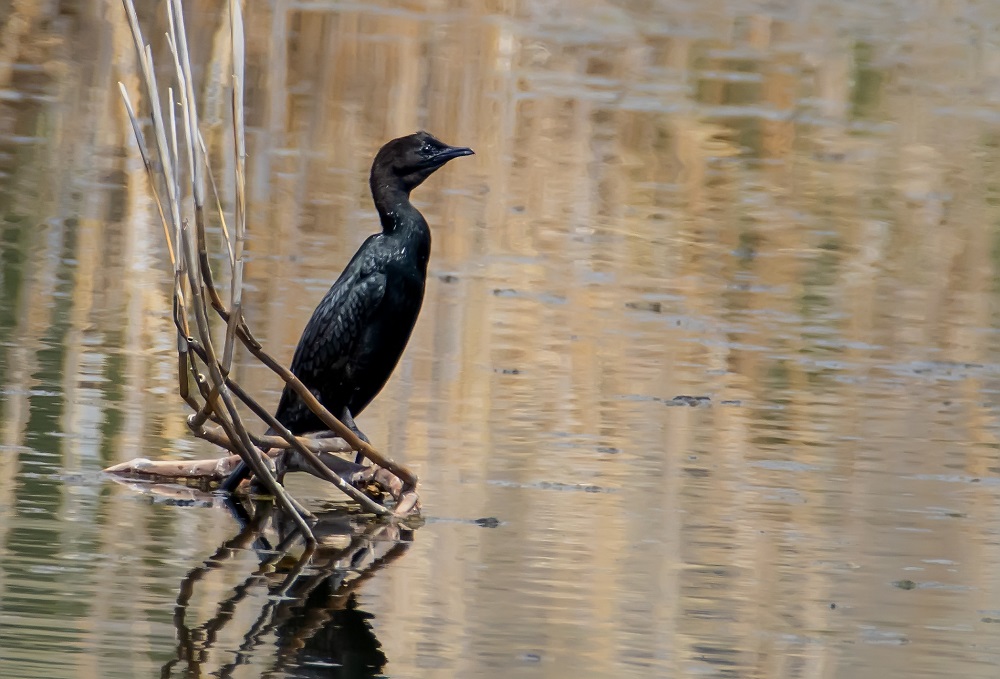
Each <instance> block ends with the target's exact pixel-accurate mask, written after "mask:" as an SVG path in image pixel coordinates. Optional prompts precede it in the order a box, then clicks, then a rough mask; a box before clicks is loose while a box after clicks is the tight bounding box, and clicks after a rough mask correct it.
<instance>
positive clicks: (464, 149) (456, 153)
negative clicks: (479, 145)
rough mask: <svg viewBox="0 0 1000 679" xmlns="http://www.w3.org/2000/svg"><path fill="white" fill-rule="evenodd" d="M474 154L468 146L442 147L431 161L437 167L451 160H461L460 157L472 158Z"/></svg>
mask: <svg viewBox="0 0 1000 679" xmlns="http://www.w3.org/2000/svg"><path fill="white" fill-rule="evenodd" d="M475 154H476V152H475V151H473V150H472V149H470V148H469V147H468V146H447V145H446V146H443V147H442V148H441V149H440V150H438V152H437V153H435V154H434V156H433V160H434V162H435V163H436V164H438V165H443V164H444V163H447V162H448V161H449V160H451V159H452V158H461V157H462V156H473V155H475Z"/></svg>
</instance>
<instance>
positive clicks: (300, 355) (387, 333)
mask: <svg viewBox="0 0 1000 679" xmlns="http://www.w3.org/2000/svg"><path fill="white" fill-rule="evenodd" d="M472 153H473V151H472V149H470V148H466V147H463V146H449V145H447V144H445V143H444V142H441V141H439V140H437V139H435V138H434V137H433V136H431V135H430V134H428V133H427V132H417V133H416V134H411V135H408V136H406V137H400V138H399V139H393V140H392V141H390V142H388V143H387V144H386V145H385V146H383V147H382V148H381V149H380V150H379V152H378V154H377V155H376V156H375V161H374V162H373V163H372V171H371V176H370V179H369V183H370V186H371V192H372V198H374V200H375V207H376V209H377V210H378V214H379V218H380V220H381V222H382V231H381V233H376V234H372V235H371V236H369V237H368V238H367V239H366V240H365V242H364V243H363V244H362V245H361V247H360V248H359V249H358V251H357V252H356V253H355V254H354V257H352V258H351V261H350V262H349V263H348V265H347V267H346V268H345V269H344V272H343V273H341V274H340V278H338V279H337V282H335V283H334V284H333V286H332V287H331V288H330V290H329V291H328V292H327V293H326V295H324V297H323V299H322V300H321V301H320V303H319V306H317V307H316V310H315V311H314V312H313V315H312V318H310V319H309V322H308V323H307V324H306V328H305V330H303V331H302V337H301V338H300V339H299V345H298V347H296V349H295V355H294V357H293V358H292V365H291V370H292V372H293V373H294V374H295V376H296V377H298V378H299V379H300V380H301V381H302V383H303V384H305V386H306V387H308V388H309V389H310V390H311V391H312V392H313V394H315V395H316V398H317V399H319V402H320V403H322V404H323V405H324V406H325V407H326V409H327V410H329V411H330V412H331V413H332V414H333V415H334V416H335V417H337V418H339V419H340V421H341V422H343V423H344V424H346V425H347V426H348V427H350V428H351V430H352V431H354V432H355V433H356V434H357V435H358V436H359V437H360V438H361V439H362V440H364V441H368V438H367V437H366V436H365V435H364V434H363V433H361V431H360V430H359V429H358V428H357V425H355V424H354V417H355V416H356V415H357V414H358V413H360V412H361V411H362V410H364V408H365V406H367V405H368V404H369V403H371V400H372V399H373V398H374V397H375V395H376V394H378V392H379V391H380V390H381V389H382V387H383V386H384V385H385V383H386V381H387V380H388V379H389V375H390V374H391V373H392V370H393V368H395V367H396V363H397V362H398V361H399V357H400V356H401V355H402V353H403V349H404V347H406V342H407V340H408V339H409V338H410V332H411V331H412V330H413V325H414V324H415V323H416V320H417V314H418V313H420V305H421V303H422V302H423V298H424V282H425V280H426V278H427V260H428V258H429V257H430V252H431V232H430V229H429V227H428V226H427V222H426V220H424V217H423V215H421V214H420V212H419V211H418V210H417V208H415V207H414V206H413V204H412V203H410V192H411V191H412V190H413V189H415V188H417V187H418V186H420V184H421V183H422V182H423V181H424V180H425V179H427V178H428V177H429V176H431V174H433V173H434V171H435V170H437V169H438V168H440V167H441V166H443V165H444V164H445V163H447V162H448V161H449V160H451V159H453V158H458V157H460V156H468V155H472ZM274 416H275V419H277V420H278V421H279V422H280V423H281V424H283V425H284V426H286V427H287V428H288V429H289V430H290V431H291V432H292V433H293V434H297V435H300V434H307V433H310V432H315V431H322V430H325V429H327V427H326V426H325V425H324V424H323V423H322V421H321V420H320V419H319V418H318V417H316V416H315V415H314V414H313V413H312V411H310V410H309V408H308V407H307V406H306V404H305V403H303V402H302V400H301V399H300V398H299V396H298V395H297V394H296V393H295V392H294V391H293V390H292V389H291V388H290V387H289V386H288V385H285V389H284V391H283V392H282V393H281V400H280V401H279V403H278V410H277V411H276V412H275V414H274ZM248 474H249V469H248V468H247V467H246V465H245V464H243V463H241V464H240V466H239V467H238V468H237V469H236V470H235V471H234V472H233V473H232V474H231V475H230V476H229V478H227V479H226V481H225V482H224V483H223V486H222V487H223V489H224V490H230V491H231V490H233V489H234V488H236V486H238V485H239V483H240V481H242V480H243V479H244V478H246V476H247V475H248Z"/></svg>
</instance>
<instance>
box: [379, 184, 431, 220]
mask: <svg viewBox="0 0 1000 679" xmlns="http://www.w3.org/2000/svg"><path fill="white" fill-rule="evenodd" d="M371 189H372V198H373V199H374V201H375V209H376V210H378V216H379V220H380V221H381V222H382V232H383V233H399V232H407V231H412V230H417V231H426V230H427V222H426V221H425V220H424V216H423V215H422V214H420V211H419V210H417V208H415V207H414V206H413V203H411V202H410V192H409V191H408V190H407V189H406V187H405V186H403V185H402V183H401V182H392V181H376V180H373V181H372V183H371Z"/></svg>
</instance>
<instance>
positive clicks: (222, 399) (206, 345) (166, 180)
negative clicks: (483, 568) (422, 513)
mask: <svg viewBox="0 0 1000 679" xmlns="http://www.w3.org/2000/svg"><path fill="white" fill-rule="evenodd" d="M123 3H124V5H125V10H126V13H127V15H128V18H129V25H130V28H131V30H132V36H133V40H134V41H135V47H136V51H137V53H138V54H139V57H140V59H139V61H140V64H141V75H142V80H143V84H144V85H145V88H146V93H147V96H148V98H149V102H150V109H151V118H152V127H153V131H154V138H155V141H156V149H157V155H158V157H159V161H160V162H159V166H157V165H155V164H154V162H153V160H152V158H151V156H150V154H149V152H148V151H147V148H146V145H145V140H144V137H143V135H142V130H141V126H140V124H139V121H138V117H137V116H136V114H135V110H134V108H133V107H132V104H131V101H130V100H129V98H128V93H127V92H126V90H125V88H124V86H122V85H120V89H121V91H122V97H123V99H124V100H125V106H126V110H127V111H128V115H129V121H130V123H131V125H132V130H133V132H134V134H135V137H136V140H137V142H138V144H139V150H140V154H141V155H142V159H143V163H144V165H145V168H146V173H147V176H148V177H149V180H150V184H151V186H152V188H153V196H154V200H155V201H156V205H157V209H158V212H159V215H160V219H161V223H162V225H163V229H164V235H165V237H166V240H167V246H168V252H169V254H170V261H171V264H172V266H173V269H174V295H173V317H174V324H175V327H176V330H177V351H178V362H177V376H178V389H179V393H180V395H181V398H182V399H184V401H185V402H186V403H187V404H188V405H189V406H190V407H191V408H192V410H193V411H194V414H193V415H191V416H190V417H189V418H188V426H189V428H190V429H191V430H192V432H193V433H194V434H195V435H196V436H198V437H200V438H203V439H205V440H209V441H212V442H213V443H216V444H217V445H219V446H221V447H223V448H226V449H228V450H231V451H233V452H235V453H237V454H238V455H239V456H240V458H241V459H243V460H244V461H245V463H246V464H247V465H248V466H249V467H250V469H251V470H252V471H253V473H254V475H255V476H257V477H258V479H259V480H260V481H261V482H262V483H263V484H264V485H265V487H266V488H267V490H268V491H269V492H270V493H271V494H272V495H274V497H275V499H276V501H277V503H278V505H279V506H281V507H282V509H284V510H286V511H288V512H290V513H291V515H292V519H291V520H293V521H294V522H295V523H296V525H297V527H298V529H299V530H300V531H301V532H302V534H303V536H304V537H305V538H306V541H307V543H311V542H312V541H313V539H314V538H313V535H312V532H311V530H310V528H309V525H308V524H307V523H306V522H305V520H304V518H303V517H310V516H311V515H310V514H309V512H308V511H307V510H305V509H304V508H303V507H302V506H301V505H299V503H298V502H296V501H295V499H294V498H292V497H291V496H290V495H289V494H288V493H287V491H285V489H284V487H283V486H282V485H281V484H280V483H279V482H278V481H277V479H276V478H275V476H274V473H273V471H272V467H271V463H270V462H269V461H268V460H266V459H265V457H264V456H263V455H262V453H261V451H260V448H262V447H274V448H276V449H287V450H288V452H287V453H286V454H285V457H284V458H283V470H285V471H287V470H294V471H300V470H305V471H309V472H310V473H312V474H314V475H316V476H318V477H320V478H323V479H325V480H327V481H329V482H331V483H333V484H334V485H336V486H337V487H338V488H339V489H340V490H341V491H343V492H344V493H345V494H347V495H348V496H349V497H350V498H351V499H353V500H354V501H355V502H357V503H359V504H360V505H361V506H362V507H363V508H364V509H365V510H367V511H370V512H373V513H375V514H379V515H386V514H390V513H391V512H390V511H389V510H388V509H386V508H385V507H383V506H381V505H380V504H378V503H376V502H374V501H373V500H372V499H371V498H369V497H368V496H367V495H366V494H365V493H363V492H361V491H360V490H359V489H357V488H356V487H354V486H353V485H352V484H351V483H350V482H348V481H346V480H345V479H344V478H343V477H342V476H340V475H339V474H338V473H337V470H343V471H345V472H350V476H351V480H352V481H353V482H359V483H360V482H363V481H365V480H368V479H371V478H374V477H375V476H379V477H380V479H381V481H382V482H383V485H384V486H385V487H386V488H390V490H391V494H392V495H393V497H394V498H395V499H396V500H397V505H396V512H395V513H396V514H401V513H406V512H409V511H411V510H412V509H413V508H414V507H416V506H417V504H418V498H417V495H416V491H415V488H416V484H417V479H416V476H414V475H413V474H412V472H410V471H409V470H408V469H406V468H405V467H403V466H401V465H398V464H396V463H395V462H394V461H393V460H391V459H387V458H385V457H383V456H382V455H381V454H379V453H378V451H376V450H375V449H374V448H373V447H372V446H370V445H369V444H367V443H365V442H363V441H361V440H360V439H358V437H357V436H356V435H355V434H354V432H352V431H351V430H350V429H348V428H347V427H346V426H345V425H344V424H343V423H342V422H340V420H339V419H337V418H336V417H334V416H333V415H332V414H331V413H329V412H328V411H327V410H326V409H325V408H324V407H323V406H322V404H320V403H319V402H318V400H316V398H315V397H314V396H313V394H312V393H311V392H310V391H309V390H308V389H307V388H306V387H305V385H303V384H302V383H301V381H299V380H298V378H296V377H295V375H293V374H292V373H291V371H290V370H288V369H287V368H286V367H284V366H282V365H281V364H279V363H278V362H277V361H275V360H274V359H273V358H272V357H271V356H270V355H269V354H267V353H266V352H265V351H264V349H263V347H262V346H261V344H260V343H259V342H258V341H257V340H256V338H254V336H253V335H252V333H251V332H250V329H249V328H248V327H247V325H246V323H245V321H244V318H243V299H242V293H243V250H244V244H245V239H246V187H245V183H246V179H245V178H246V140H245V131H244V119H243V83H244V35H243V19H242V13H241V9H240V4H239V1H238V0H230V2H229V9H230V30H231V33H232V49H233V53H232V63H233V70H234V73H233V90H232V112H233V155H234V160H235V177H236V205H235V219H234V224H233V228H232V230H230V229H228V228H227V226H226V224H225V219H224V213H223V209H222V204H221V200H220V198H219V192H218V188H217V186H216V184H215V181H214V179H213V178H212V177H211V173H210V168H209V167H208V154H207V148H206V145H205V141H204V138H203V137H202V135H201V131H200V130H199V128H198V114H197V106H196V103H195V98H194V87H193V83H192V77H191V64H190V56H189V53H188V47H187V35H186V32H185V27H184V15H183V8H182V7H181V4H180V0H168V3H167V16H168V22H169V29H170V30H169V33H168V35H167V43H168V46H169V49H170V53H171V57H172V60H173V66H174V78H175V80H176V82H177V85H178V90H177V93H176V102H175V92H174V88H173V87H170V88H168V102H169V113H170V115H169V116H165V115H164V113H163V110H162V108H161V103H160V99H159V90H158V88H157V84H156V78H155V73H154V69H153V58H152V50H151V49H150V47H149V46H148V45H144V43H143V40H142V33H141V31H140V27H139V23H138V19H137V16H136V12H135V7H134V5H133V0H123ZM177 109H179V110H180V114H181V121H180V125H178V122H177V119H176V115H175V112H176V111H177ZM165 121H169V136H168V131H167V126H166V122H165ZM178 127H180V132H179V131H178ZM181 135H183V142H184V143H183V144H181V143H179V138H180V137H181ZM182 150H183V153H184V154H185V156H186V162H187V178H188V180H189V190H190V192H191V196H192V198H193V204H194V227H193V228H194V233H192V227H191V223H190V221H189V219H188V218H186V217H184V216H182V211H181V198H182V195H183V190H182V188H181V182H180V177H181V173H180V153H181V152H182ZM206 174H208V175H209V178H210V180H211V185H212V193H213V196H214V198H215V201H216V206H217V209H218V214H219V216H220V220H221V222H220V223H221V224H222V229H223V233H224V237H225V244H226V249H227V251H228V252H227V254H228V255H229V256H228V263H229V265H230V272H231V278H230V286H229V288H230V289H229V293H230V294H229V296H230V300H229V301H230V308H228V309H227V308H226V304H225V303H224V302H223V300H222V298H221V296H220V295H219V292H218V290H217V288H216V285H215V282H214V280H213V275H212V271H211V267H210V259H209V253H208V247H207V237H206V227H205V217H204V177H205V175H206ZM160 182H162V184H163V186H164V189H165V192H166V201H165V202H166V207H164V201H163V200H162V199H161V198H160V193H159V190H158V189H157V186H158V184H159V183H160ZM188 293H189V294H190V297H188ZM209 304H211V306H212V307H213V308H214V309H215V310H216V312H217V313H218V314H219V316H220V317H221V318H222V319H223V320H224V321H225V323H226V334H225V340H224V344H223V347H222V352H221V359H220V354H219V352H217V351H216V349H215V344H214V341H213V339H212V329H211V324H210V319H209V312H208V306H209ZM192 316H193V319H194V320H193V329H194V332H192V323H191V321H190V319H191V317H192ZM237 338H239V340H240V342H242V343H243V344H244V346H246V347H247V349H248V350H249V351H250V353H251V354H252V355H253V356H254V357H255V358H257V360H259V361H261V362H262V363H264V365H266V366H267V367H268V368H269V369H271V370H272V371H274V372H275V373H277V374H278V375H279V376H280V377H281V378H282V379H283V380H284V381H285V382H286V384H288V385H289V386H290V387H291V388H292V389H293V390H295V391H296V392H297V393H298V394H299V396H300V397H302V399H303V400H304V401H305V403H306V404H307V405H308V406H309V407H310V408H311V409H312V410H313V412H314V413H316V415H317V416H318V417H319V418H320V420H321V421H323V422H324V424H326V426H328V427H329V428H330V430H331V431H332V432H334V433H335V434H338V435H339V436H341V437H342V439H343V440H341V439H337V441H338V443H337V444H336V449H337V450H344V449H345V448H350V449H352V450H358V451H360V452H361V453H362V454H363V455H365V456H366V457H368V458H369V459H370V460H372V462H373V463H374V465H375V467H374V468H371V470H370V471H367V470H366V471H365V472H364V474H362V473H361V472H360V471H359V470H358V468H357V466H356V465H353V463H348V462H346V461H341V462H339V463H338V462H332V461H331V460H330V459H326V460H324V459H321V457H320V455H324V454H326V453H327V452H328V451H329V450H331V446H332V445H334V444H330V443H321V444H318V443H316V440H315V439H304V438H299V437H296V436H294V435H293V434H292V433H291V432H290V431H289V430H288V429H287V428H286V427H284V426H282V425H281V424H280V423H279V422H277V420H275V419H274V417H273V416H272V415H271V413H270V412H269V411H268V410H267V409H265V408H263V407H262V406H261V405H260V404H259V403H258V402H257V401H256V400H255V399H254V398H253V397H251V396H250V395H249V394H247V393H246V392H245V391H244V390H243V389H242V387H240V386H239V384H238V383H236V382H235V381H234V380H233V379H232V378H231V376H230V371H231V367H232V362H233V358H234V354H235V342H236V339H237ZM199 364H200V365H202V366H204V369H205V372H207V375H206V374H204V373H203V372H201V370H200V369H199ZM192 380H193V381H194V383H195V385H196V387H197V392H196V393H195V392H192V391H191V389H190V383H191V381H192ZM197 396H200V397H201V399H202V401H203V402H199V400H198V398H197ZM234 397H235V398H236V399H239V400H240V401H241V402H243V403H244V404H245V405H246V406H247V407H249V408H250V410H251V411H252V412H253V413H254V414H255V415H256V416H257V417H259V418H260V419H261V420H263V421H264V422H265V423H266V424H267V425H268V426H269V427H270V428H271V430H273V431H274V432H276V433H277V434H278V436H270V437H263V438H262V437H256V436H253V435H252V434H250V432H249V430H248V429H247V427H246V426H245V424H244V422H243V419H242V417H241V415H240V412H239V410H238V409H237V408H236V404H235V400H234ZM209 420H211V421H213V422H215V423H216V424H217V425H218V428H214V427H206V424H207V422H208V421H209ZM298 457H301V458H302V460H304V462H305V463H306V466H303V465H302V464H301V463H298V462H297V458H298ZM345 465H348V466H345ZM119 466H121V465H119ZM331 467H335V468H337V469H336V470H335V469H331ZM113 469H115V468H113Z"/></svg>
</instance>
